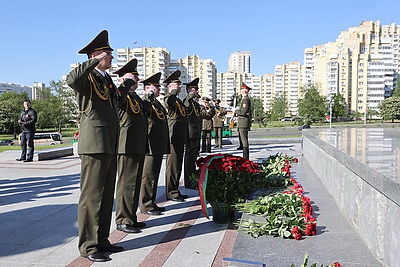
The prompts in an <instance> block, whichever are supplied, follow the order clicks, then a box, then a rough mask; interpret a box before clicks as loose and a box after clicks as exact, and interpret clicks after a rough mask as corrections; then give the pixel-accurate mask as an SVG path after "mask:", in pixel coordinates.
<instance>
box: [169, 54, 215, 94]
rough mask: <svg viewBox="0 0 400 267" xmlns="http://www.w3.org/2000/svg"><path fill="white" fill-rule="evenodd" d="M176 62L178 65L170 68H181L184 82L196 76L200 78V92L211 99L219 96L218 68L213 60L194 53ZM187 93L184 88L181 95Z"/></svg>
mask: <svg viewBox="0 0 400 267" xmlns="http://www.w3.org/2000/svg"><path fill="white" fill-rule="evenodd" d="M174 64H176V67H172V68H170V70H173V69H180V70H181V72H182V74H181V81H182V82H183V83H189V82H191V81H192V80H194V79H195V78H199V94H200V95H201V96H205V97H208V98H210V99H215V98H216V97H217V95H216V88H217V68H216V66H215V62H214V61H213V60H211V59H201V58H200V57H199V56H197V55H192V56H186V57H184V58H181V59H178V60H177V61H176V63H174ZM171 65H172V64H171ZM171 73H172V72H171ZM185 88H186V87H184V88H183V89H185ZM185 95H186V90H182V92H181V95H180V97H184V96H185Z"/></svg>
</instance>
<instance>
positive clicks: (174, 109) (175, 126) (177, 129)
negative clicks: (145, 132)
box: [164, 93, 187, 144]
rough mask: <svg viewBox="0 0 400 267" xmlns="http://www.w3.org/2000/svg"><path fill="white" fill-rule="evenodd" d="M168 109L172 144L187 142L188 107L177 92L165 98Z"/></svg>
mask: <svg viewBox="0 0 400 267" xmlns="http://www.w3.org/2000/svg"><path fill="white" fill-rule="evenodd" d="M164 105H165V107H166V108H167V110H168V116H167V117H168V128H169V138H170V143H171V144H185V143H186V137H187V136H186V135H187V118H186V108H185V106H184V105H183V102H182V100H180V99H179V98H178V97H177V95H176V94H174V93H172V94H171V93H169V94H167V95H166V96H165V98H164Z"/></svg>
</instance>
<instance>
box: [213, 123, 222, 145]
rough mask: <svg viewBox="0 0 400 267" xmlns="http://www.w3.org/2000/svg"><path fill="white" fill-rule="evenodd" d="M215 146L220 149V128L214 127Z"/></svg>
mask: <svg viewBox="0 0 400 267" xmlns="http://www.w3.org/2000/svg"><path fill="white" fill-rule="evenodd" d="M214 134H215V146H218V147H222V127H214Z"/></svg>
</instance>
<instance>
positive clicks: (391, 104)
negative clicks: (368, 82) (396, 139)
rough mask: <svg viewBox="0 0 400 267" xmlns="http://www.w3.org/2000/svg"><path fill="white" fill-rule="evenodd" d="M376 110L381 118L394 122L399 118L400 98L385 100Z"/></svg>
mask: <svg viewBox="0 0 400 267" xmlns="http://www.w3.org/2000/svg"><path fill="white" fill-rule="evenodd" d="M378 108H379V110H380V114H381V116H382V117H383V118H384V119H385V120H392V122H394V119H398V118H399V117H400V97H397V96H392V97H389V98H386V99H385V100H383V101H382V102H381V103H379V105H378Z"/></svg>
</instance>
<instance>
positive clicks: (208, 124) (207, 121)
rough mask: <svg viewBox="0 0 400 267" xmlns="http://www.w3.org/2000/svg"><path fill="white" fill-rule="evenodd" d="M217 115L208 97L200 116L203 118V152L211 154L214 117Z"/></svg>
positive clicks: (204, 99)
mask: <svg viewBox="0 0 400 267" xmlns="http://www.w3.org/2000/svg"><path fill="white" fill-rule="evenodd" d="M214 115H215V108H214V106H212V105H210V99H209V98H208V97H204V98H203V105H201V110H200V116H201V118H202V127H201V131H202V134H201V152H207V153H211V131H212V130H213V117H214Z"/></svg>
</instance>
